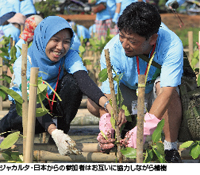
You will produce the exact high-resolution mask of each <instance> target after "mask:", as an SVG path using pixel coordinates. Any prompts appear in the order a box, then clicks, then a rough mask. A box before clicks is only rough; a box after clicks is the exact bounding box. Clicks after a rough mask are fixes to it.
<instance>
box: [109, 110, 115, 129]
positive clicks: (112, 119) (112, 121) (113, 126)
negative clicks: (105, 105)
mask: <svg viewBox="0 0 200 175" xmlns="http://www.w3.org/2000/svg"><path fill="white" fill-rule="evenodd" d="M110 123H111V125H112V128H113V129H115V119H114V117H113V113H112V114H111V118H110Z"/></svg>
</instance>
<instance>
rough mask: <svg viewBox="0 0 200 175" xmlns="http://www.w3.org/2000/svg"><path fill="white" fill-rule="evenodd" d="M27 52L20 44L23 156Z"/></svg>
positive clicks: (26, 102)
mask: <svg viewBox="0 0 200 175" xmlns="http://www.w3.org/2000/svg"><path fill="white" fill-rule="evenodd" d="M27 50H28V45H27V44H22V65H21V79H22V99H23V103H22V126H23V156H24V157H26V156H25V154H26V153H25V150H26V136H27V121H28V95H27V79H26V70H27Z"/></svg>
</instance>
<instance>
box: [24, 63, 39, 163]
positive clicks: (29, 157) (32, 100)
mask: <svg viewBox="0 0 200 175" xmlns="http://www.w3.org/2000/svg"><path fill="white" fill-rule="evenodd" d="M38 71H39V68H36V67H33V68H31V76H30V93H29V109H28V125H27V139H26V152H25V161H24V162H25V163H32V162H33V145H34V135H35V115H36V100H37V78H38Z"/></svg>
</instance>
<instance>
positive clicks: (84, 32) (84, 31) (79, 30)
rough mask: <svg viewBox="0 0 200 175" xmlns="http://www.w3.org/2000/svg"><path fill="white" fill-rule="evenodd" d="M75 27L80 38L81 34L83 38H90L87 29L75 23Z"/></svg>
mask: <svg viewBox="0 0 200 175" xmlns="http://www.w3.org/2000/svg"><path fill="white" fill-rule="evenodd" d="M76 27H77V35H78V37H79V38H80V37H81V36H83V39H89V38H90V32H89V30H88V29H87V28H86V27H84V26H82V25H76Z"/></svg>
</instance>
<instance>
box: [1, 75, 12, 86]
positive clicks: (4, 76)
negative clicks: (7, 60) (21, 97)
mask: <svg viewBox="0 0 200 175" xmlns="http://www.w3.org/2000/svg"><path fill="white" fill-rule="evenodd" d="M3 78H4V80H6V82H7V83H8V84H10V83H11V80H12V78H11V77H10V76H7V75H3Z"/></svg>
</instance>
